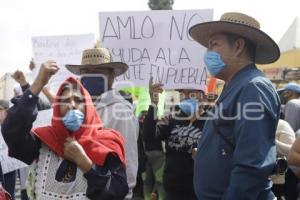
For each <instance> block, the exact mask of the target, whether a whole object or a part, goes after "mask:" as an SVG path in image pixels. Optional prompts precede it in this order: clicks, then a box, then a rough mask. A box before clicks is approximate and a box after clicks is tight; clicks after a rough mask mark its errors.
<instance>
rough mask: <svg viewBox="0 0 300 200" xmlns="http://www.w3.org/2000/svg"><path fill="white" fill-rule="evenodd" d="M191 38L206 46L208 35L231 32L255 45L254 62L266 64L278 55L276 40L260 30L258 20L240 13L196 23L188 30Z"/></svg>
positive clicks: (274, 59) (231, 13)
mask: <svg viewBox="0 0 300 200" xmlns="http://www.w3.org/2000/svg"><path fill="white" fill-rule="evenodd" d="M189 33H190V35H191V36H192V38H193V39H194V40H195V41H197V42H199V43H200V44H202V45H203V46H205V47H206V48H208V41H209V37H210V36H211V35H213V34H215V33H232V34H236V35H240V36H242V37H244V38H246V39H248V40H250V41H251V42H252V43H253V44H254V45H256V55H255V63H257V64H268V63H272V62H275V61H276V60H277V59H278V58H279V56H280V50H279V47H278V45H277V44H276V42H274V40H273V39H272V38H271V37H270V36H268V35H267V34H266V33H264V32H263V31H261V30H260V25H259V22H258V21H257V20H256V19H254V18H252V17H250V16H248V15H245V14H242V13H236V12H230V13H225V14H223V15H222V16H221V19H220V20H219V21H211V22H204V23H200V24H196V25H194V26H193V27H191V28H190V30H189Z"/></svg>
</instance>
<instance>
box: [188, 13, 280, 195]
mask: <svg viewBox="0 0 300 200" xmlns="http://www.w3.org/2000/svg"><path fill="white" fill-rule="evenodd" d="M189 33H190V35H191V36H192V37H193V39H194V40H195V41H196V42H198V43H200V44H201V45H203V46H204V47H206V48H207V52H206V53H205V55H204V61H205V64H206V67H207V69H208V71H209V73H210V74H211V75H212V76H213V77H216V78H219V79H222V80H224V81H225V86H224V89H223V91H222V93H221V94H220V97H219V98H218V100H217V102H216V107H215V114H216V115H215V116H214V118H212V119H211V120H208V121H207V123H206V124H205V127H204V131H203V136H202V138H200V139H199V141H198V151H197V155H196V158H195V167H194V187H195V192H196V195H197V198H198V199H200V200H202V199H205V200H220V199H223V200H245V199H249V200H250V199H251V200H269V199H274V198H275V196H274V194H273V193H272V191H271V187H272V185H271V182H270V180H269V178H268V177H269V176H270V175H271V174H272V170H273V168H274V165H275V160H276V148H275V130H276V126H277V123H278V119H279V112H280V101H279V97H278V95H277V93H276V90H275V88H274V87H273V86H272V83H271V82H270V81H269V80H268V79H266V78H265V77H264V75H263V73H262V72H261V71H259V70H258V69H257V68H256V66H255V64H267V63H272V62H275V61H276V60H277V59H278V58H279V55H280V52H279V48H278V46H277V44H276V43H275V42H274V41H273V40H272V39H271V38H270V36H268V35H267V34H266V33H264V32H263V31H261V30H260V25H259V22H258V21H256V20H255V19H254V18H252V17H250V16H247V15H245V14H242V13H225V14H223V15H222V17H221V19H220V20H219V21H212V22H205V23H201V24H197V25H195V26H193V27H191V29H190V30H189Z"/></svg>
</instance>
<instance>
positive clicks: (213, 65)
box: [204, 51, 226, 76]
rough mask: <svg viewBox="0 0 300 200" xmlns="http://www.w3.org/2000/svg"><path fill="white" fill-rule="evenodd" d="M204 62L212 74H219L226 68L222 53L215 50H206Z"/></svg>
mask: <svg viewBox="0 0 300 200" xmlns="http://www.w3.org/2000/svg"><path fill="white" fill-rule="evenodd" d="M204 62H205V64H206V66H207V70H208V72H209V73H210V75H212V76H216V75H217V74H219V73H220V72H221V71H222V69H224V68H225V66H226V65H225V63H224V61H223V60H222V58H221V54H219V53H217V52H215V51H206V52H205V54H204Z"/></svg>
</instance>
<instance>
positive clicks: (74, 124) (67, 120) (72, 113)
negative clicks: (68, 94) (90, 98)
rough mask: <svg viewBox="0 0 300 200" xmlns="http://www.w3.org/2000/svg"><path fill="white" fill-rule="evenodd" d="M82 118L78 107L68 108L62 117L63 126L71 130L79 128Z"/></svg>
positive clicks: (82, 115)
mask: <svg viewBox="0 0 300 200" xmlns="http://www.w3.org/2000/svg"><path fill="white" fill-rule="evenodd" d="M83 120H84V114H83V113H82V112H81V111H80V110H78V109H75V110H69V111H68V112H67V114H66V115H65V116H64V117H63V119H62V121H63V123H64V125H65V127H66V128H67V129H68V130H69V131H71V132H75V131H77V130H79V128H80V126H81V124H82V123H83Z"/></svg>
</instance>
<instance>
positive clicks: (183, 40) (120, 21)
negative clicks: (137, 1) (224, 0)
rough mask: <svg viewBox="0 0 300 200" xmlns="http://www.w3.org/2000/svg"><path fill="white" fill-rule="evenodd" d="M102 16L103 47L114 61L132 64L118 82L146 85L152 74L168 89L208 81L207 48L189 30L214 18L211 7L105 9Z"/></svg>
mask: <svg viewBox="0 0 300 200" xmlns="http://www.w3.org/2000/svg"><path fill="white" fill-rule="evenodd" d="M99 19H100V39H101V43H102V46H103V47H106V48H108V49H109V50H110V52H111V54H112V56H113V60H114V61H121V62H125V63H127V64H128V65H129V70H128V71H127V72H126V73H125V74H123V75H121V76H119V77H118V78H117V79H116V80H117V81H126V80H129V81H132V82H133V83H134V84H135V85H140V86H146V85H147V84H148V81H149V78H150V76H153V78H154V81H155V82H159V83H163V84H164V87H165V88H169V89H171V88H187V87H188V88H197V89H199V88H201V87H203V86H204V85H205V84H206V79H207V71H206V68H205V65H204V63H203V54H204V51H205V49H204V47H202V46H201V45H199V44H198V43H196V42H195V41H193V39H192V38H191V37H190V35H189V32H188V31H189V28H190V27H192V26H193V25H195V24H198V23H202V22H206V21H211V19H212V10H189V11H145V12H118V13H115V12H105V13H100V14H99Z"/></svg>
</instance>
